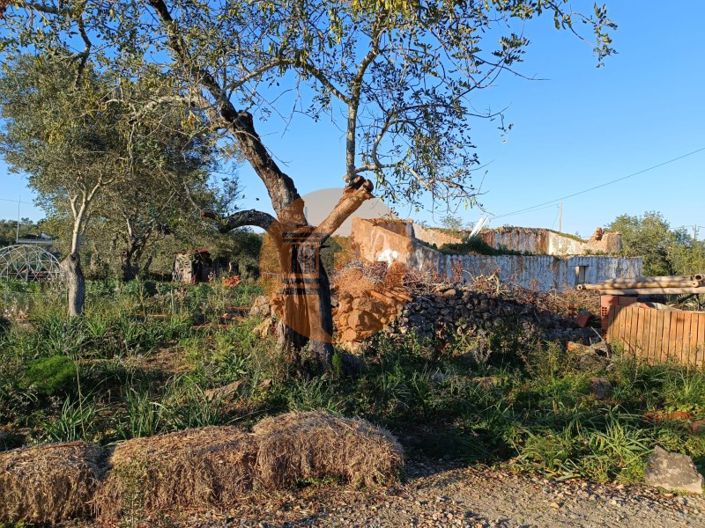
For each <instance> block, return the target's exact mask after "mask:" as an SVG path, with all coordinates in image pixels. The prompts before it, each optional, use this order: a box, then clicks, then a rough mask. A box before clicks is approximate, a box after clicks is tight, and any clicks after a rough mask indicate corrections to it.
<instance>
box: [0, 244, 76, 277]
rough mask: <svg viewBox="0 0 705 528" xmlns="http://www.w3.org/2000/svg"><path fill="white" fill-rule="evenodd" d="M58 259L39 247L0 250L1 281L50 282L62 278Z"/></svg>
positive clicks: (14, 246) (21, 246)
mask: <svg viewBox="0 0 705 528" xmlns="http://www.w3.org/2000/svg"><path fill="white" fill-rule="evenodd" d="M62 274H63V273H62V270H61V266H60V264H59V261H58V260H57V258H56V257H55V256H54V255H52V254H51V253H49V252H48V251H47V250H45V249H44V248H42V247H40V246H37V245H30V244H17V245H13V246H7V247H4V248H0V280H23V281H27V282H29V281H50V280H56V279H61V278H62Z"/></svg>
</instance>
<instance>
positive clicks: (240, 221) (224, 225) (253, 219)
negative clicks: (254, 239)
mask: <svg viewBox="0 0 705 528" xmlns="http://www.w3.org/2000/svg"><path fill="white" fill-rule="evenodd" d="M201 216H202V217H203V218H210V219H213V220H215V221H216V222H217V223H218V231H220V232H221V233H227V232H229V231H232V230H233V229H237V228H238V227H245V226H256V227H261V228H262V229H264V230H268V229H269V228H270V227H272V224H274V223H276V222H277V220H276V219H275V218H274V217H273V216H272V215H270V214H269V213H265V212H263V211H257V210H256V209H248V210H245V211H238V212H236V213H233V214H231V215H230V216H226V217H222V216H220V215H218V214H216V213H214V212H204V213H201Z"/></svg>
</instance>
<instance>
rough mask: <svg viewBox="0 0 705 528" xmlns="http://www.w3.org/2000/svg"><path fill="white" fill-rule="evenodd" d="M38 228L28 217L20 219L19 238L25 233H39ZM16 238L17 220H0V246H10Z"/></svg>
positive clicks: (25, 234)
mask: <svg viewBox="0 0 705 528" xmlns="http://www.w3.org/2000/svg"><path fill="white" fill-rule="evenodd" d="M39 234H40V228H39V225H38V224H37V223H36V222H33V221H32V220H30V219H29V218H21V219H20V227H19V235H20V238H22V237H25V236H27V235H39ZM16 239H17V220H0V247H4V246H10V245H12V244H14V243H15V240H16Z"/></svg>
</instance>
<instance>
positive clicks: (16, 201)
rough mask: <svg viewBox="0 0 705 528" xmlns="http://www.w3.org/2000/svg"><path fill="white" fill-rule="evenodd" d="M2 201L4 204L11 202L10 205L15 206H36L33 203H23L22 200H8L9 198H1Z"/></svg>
mask: <svg viewBox="0 0 705 528" xmlns="http://www.w3.org/2000/svg"><path fill="white" fill-rule="evenodd" d="M0 201H2V202H10V203H13V204H16V203H21V204H25V205H34V204H33V203H32V202H23V201H22V200H8V199H7V198H0Z"/></svg>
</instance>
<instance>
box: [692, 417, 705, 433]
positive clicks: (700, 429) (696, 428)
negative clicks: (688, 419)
mask: <svg viewBox="0 0 705 528" xmlns="http://www.w3.org/2000/svg"><path fill="white" fill-rule="evenodd" d="M690 430H691V431H693V433H694V434H704V435H705V420H695V421H694V422H693V423H691V424H690Z"/></svg>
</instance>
